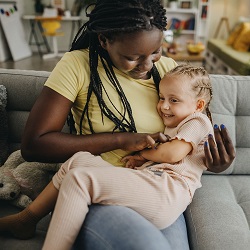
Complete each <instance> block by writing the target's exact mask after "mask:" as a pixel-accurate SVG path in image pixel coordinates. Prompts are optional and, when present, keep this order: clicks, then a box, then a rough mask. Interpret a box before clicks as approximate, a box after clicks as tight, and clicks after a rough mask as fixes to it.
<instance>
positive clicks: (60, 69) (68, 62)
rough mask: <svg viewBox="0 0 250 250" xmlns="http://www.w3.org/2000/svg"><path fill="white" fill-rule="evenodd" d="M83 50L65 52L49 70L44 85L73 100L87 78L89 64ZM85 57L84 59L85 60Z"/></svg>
mask: <svg viewBox="0 0 250 250" xmlns="http://www.w3.org/2000/svg"><path fill="white" fill-rule="evenodd" d="M85 54H87V53H85V52H83V51H73V52H67V53H65V55H64V56H63V57H62V59H61V60H60V61H59V62H58V63H57V65H56V67H55V68H54V70H53V71H52V72H51V74H50V76H49V78H48V80H47V81H46V82H45V86H47V87H49V88H51V89H53V90H54V91H56V92H57V93H59V94H61V95H62V96H64V97H66V98H67V99H69V100H70V101H72V102H74V101H75V99H76V97H77V95H78V93H79V91H80V89H81V88H82V87H83V83H84V82H87V79H85V78H88V79H89V73H88V72H87V71H89V66H88V63H87V58H86V55H85ZM85 59H86V60H85Z"/></svg>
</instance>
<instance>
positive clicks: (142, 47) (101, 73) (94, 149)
mask: <svg viewBox="0 0 250 250" xmlns="http://www.w3.org/2000/svg"><path fill="white" fill-rule="evenodd" d="M165 14H166V13H165V10H164V9H163V7H162V6H161V4H160V1H158V0H153V1H152V0H129V1H121V0H99V1H97V3H96V5H95V8H94V10H93V11H92V12H91V13H90V14H89V15H88V16H89V21H88V22H87V23H86V24H85V25H84V26H83V28H82V30H80V32H79V34H78V36H77V37H76V39H75V40H74V42H73V44H72V49H71V52H69V53H66V54H65V56H64V57H63V58H62V60H61V61H60V62H59V63H58V64H57V66H56V67H55V69H54V70H53V72H52V73H51V75H50V77H49V79H48V81H47V82H46V84H45V87H44V88H43V90H42V93H41V95H40V96H39V98H38V100H37V102H36V103H35V105H34V107H33V109H32V111H31V113H30V116H29V119H28V121H27V125H26V129H25V132H24V135H23V141H22V154H23V156H24V158H25V159H27V160H29V161H33V160H35V161H47V162H48V161H49V162H63V161H66V160H67V159H68V158H70V157H71V156H72V155H73V154H75V153H76V152H79V151H88V152H90V153H92V154H95V155H98V154H100V155H101V156H102V158H103V159H104V160H106V161H108V162H110V163H111V164H113V165H116V166H117V165H120V166H122V163H121V161H120V159H121V158H122V157H124V156H126V155H128V154H130V153H131V151H138V150H141V149H143V148H146V147H148V145H152V144H153V143H154V142H155V141H159V140H160V138H159V133H158V132H162V131H163V129H164V126H163V124H162V121H161V118H160V117H159V116H158V114H157V111H156V109H155V106H156V103H157V102H158V93H157V89H158V84H159V82H160V79H161V77H163V75H164V74H165V73H166V72H167V71H169V70H171V69H172V68H174V67H175V66H176V65H177V64H176V63H175V62H174V61H173V60H172V59H170V58H165V57H161V44H162V32H163V30H164V29H165V27H166V17H165ZM142 109H143V110H142ZM70 110H72V114H73V117H74V123H75V128H76V130H77V133H78V134H77V135H75V134H65V133H63V132H61V130H62V128H63V125H64V123H65V121H66V119H67V117H68V114H69V113H70ZM145 110H146V112H145ZM142 111H143V112H142ZM149 134H150V136H151V137H152V138H153V141H152V140H151V139H150V137H149V136H148V135H149ZM215 139H216V141H217V145H218V148H217V147H216V144H215V143H214V142H213V138H209V146H210V147H206V146H205V154H206V166H207V167H208V169H209V170H210V171H213V172H221V171H223V170H225V169H226V168H227V167H228V166H229V165H230V163H231V162H232V160H233V159H234V148H233V146H232V143H231V141H230V138H229V137H228V134H227V130H226V129H225V128H223V129H222V130H220V129H219V128H216V129H215ZM138 141H140V142H141V141H143V142H144V146H143V147H141V146H140V147H138V144H137V142H138ZM224 142H225V143H224ZM139 144H140V145H141V143H139ZM209 149H210V150H209ZM40 205H41V206H42V204H40ZM52 209H53V206H51V207H50V209H48V211H47V213H49V212H50V211H51V210H52ZM44 215H45V214H40V215H39V216H38V217H37V216H35V217H34V218H33V219H32V220H33V221H32V222H31V223H33V224H34V225H35V224H36V223H37V221H38V220H39V219H40V218H41V217H43V216H44ZM25 216H26V215H25ZM25 216H23V217H25ZM23 217H22V216H20V215H19V216H18V220H19V221H21V222H22V221H24V222H25V220H24V219H23ZM9 225H12V224H11V223H10V222H9ZM164 236H165V237H164ZM76 248H79V249H81V248H83V249H110V248H113V249H159V250H160V249H189V247H188V241H187V235H186V226H185V220H184V217H183V216H181V217H179V219H177V221H176V222H175V223H174V224H173V225H172V226H170V227H169V228H167V229H164V230H162V231H161V232H160V231H159V230H158V229H156V228H155V227H154V226H153V225H152V224H150V223H149V222H148V221H146V220H145V219H143V218H142V217H141V216H139V215H138V214H136V213H135V212H133V211H131V210H129V209H127V208H123V207H115V206H100V205H94V206H92V207H90V210H89V213H88V216H87V218H86V221H85V223H84V225H83V227H82V231H81V232H80V234H79V237H78V239H77V241H76Z"/></svg>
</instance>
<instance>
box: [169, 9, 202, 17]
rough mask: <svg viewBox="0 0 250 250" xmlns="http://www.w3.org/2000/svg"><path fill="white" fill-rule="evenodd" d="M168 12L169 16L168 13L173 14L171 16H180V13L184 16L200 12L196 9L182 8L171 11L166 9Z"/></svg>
mask: <svg viewBox="0 0 250 250" xmlns="http://www.w3.org/2000/svg"><path fill="white" fill-rule="evenodd" d="M165 9H166V11H167V15H168V13H171V14H174V13H176V14H179V13H182V14H184V13H185V14H196V13H197V12H198V10H197V9H195V8H191V9H181V8H177V9H171V8H165Z"/></svg>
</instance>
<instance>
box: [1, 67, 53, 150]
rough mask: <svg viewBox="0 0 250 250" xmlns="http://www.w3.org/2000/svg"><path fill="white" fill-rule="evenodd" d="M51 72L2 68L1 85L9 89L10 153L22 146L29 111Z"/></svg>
mask: <svg viewBox="0 0 250 250" xmlns="http://www.w3.org/2000/svg"><path fill="white" fill-rule="evenodd" d="M48 76H49V72H37V71H25V70H9V69H8V70H7V69H0V85H4V86H5V87H6V90H7V95H8V100H7V107H6V109H7V115H8V130H9V134H8V144H9V153H10V152H13V151H14V150H16V149H19V148H20V142H21V136H22V132H23V130H24V126H25V124H26V121H27V118H28V115H29V112H30V110H31V108H32V106H33V104H34V103H35V100H36V98H37V97H38V95H39V93H40V92H41V89H42V87H43V84H44V82H45V81H46V79H47V77H48Z"/></svg>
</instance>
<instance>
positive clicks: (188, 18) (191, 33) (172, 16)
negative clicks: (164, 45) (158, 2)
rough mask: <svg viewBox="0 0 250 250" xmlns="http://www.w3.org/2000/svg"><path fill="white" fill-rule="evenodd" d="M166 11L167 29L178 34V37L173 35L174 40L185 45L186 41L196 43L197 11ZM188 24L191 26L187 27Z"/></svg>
mask: <svg viewBox="0 0 250 250" xmlns="http://www.w3.org/2000/svg"><path fill="white" fill-rule="evenodd" d="M166 11H167V20H168V26H167V28H168V29H171V30H173V31H174V33H179V34H178V36H177V35H175V36H176V38H175V40H176V41H178V42H179V43H181V44H186V42H187V41H188V40H194V41H196V36H197V27H196V25H197V21H196V20H197V17H198V9H197V8H191V9H181V8H177V9H171V8H166ZM178 21H179V22H178ZM188 22H192V24H190V25H188ZM186 24H187V25H186ZM188 26H189V27H188Z"/></svg>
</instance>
